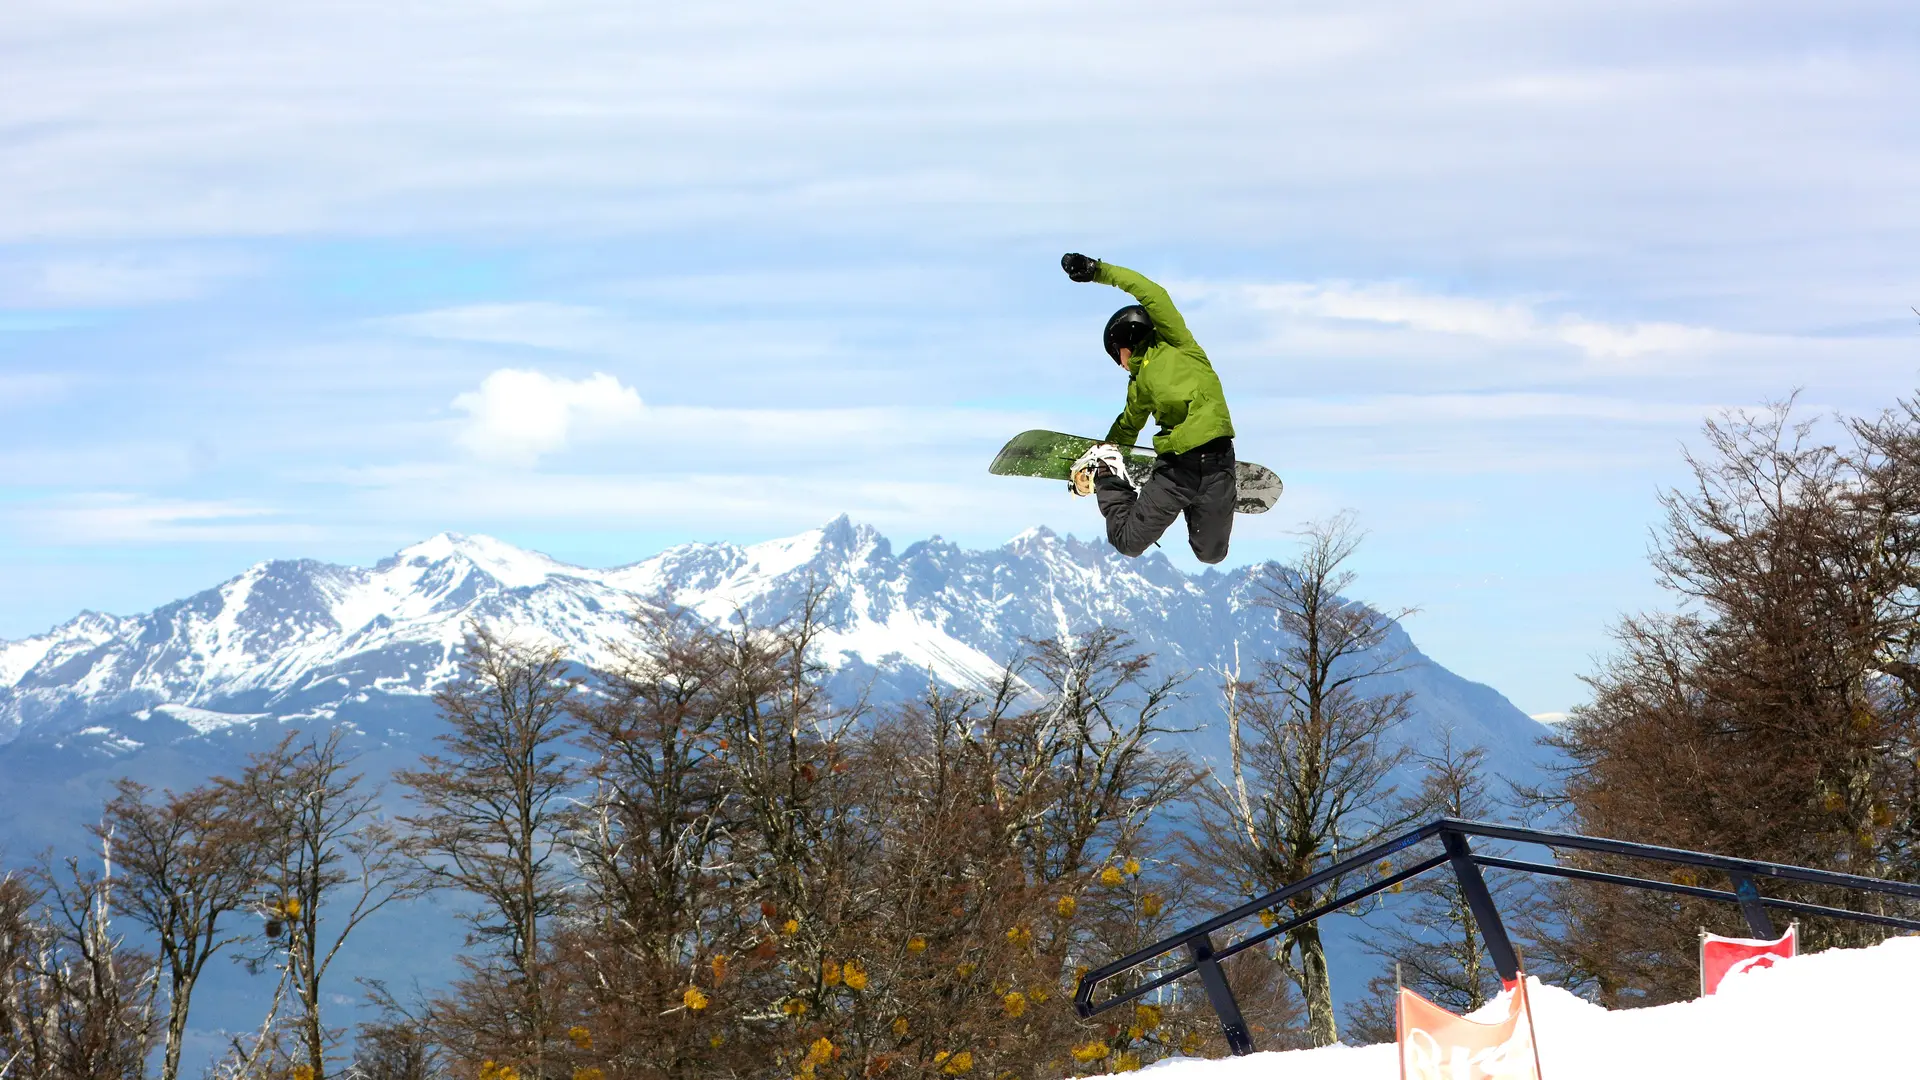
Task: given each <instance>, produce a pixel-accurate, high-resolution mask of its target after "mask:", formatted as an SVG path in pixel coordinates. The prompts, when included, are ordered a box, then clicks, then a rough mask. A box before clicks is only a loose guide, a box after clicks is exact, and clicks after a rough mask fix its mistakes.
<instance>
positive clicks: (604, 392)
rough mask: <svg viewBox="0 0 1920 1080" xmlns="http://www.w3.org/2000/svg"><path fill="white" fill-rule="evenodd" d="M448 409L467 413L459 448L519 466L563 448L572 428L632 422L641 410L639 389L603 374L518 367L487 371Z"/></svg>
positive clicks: (605, 426) (489, 459) (589, 428)
mask: <svg viewBox="0 0 1920 1080" xmlns="http://www.w3.org/2000/svg"><path fill="white" fill-rule="evenodd" d="M453 407H454V408H456V409H459V410H461V411H462V412H464V413H466V414H467V421H466V423H465V424H464V425H463V426H462V428H461V430H460V434H459V442H460V445H461V446H463V447H465V448H466V449H467V451H468V452H470V453H472V454H473V455H474V456H475V457H478V458H481V459H483V460H486V461H495V462H502V463H508V464H519V465H531V464H533V463H534V462H535V461H537V460H539V458H540V457H541V455H543V454H551V453H553V452H554V451H556V450H561V449H564V448H565V447H566V445H567V442H568V440H569V439H570V438H571V437H572V436H573V435H574V434H575V433H576V432H577V431H582V430H587V431H592V430H595V429H605V428H608V427H611V426H613V425H616V424H620V423H626V422H631V421H633V420H635V419H637V418H638V417H639V415H640V411H641V408H642V406H641V403H640V394H639V392H638V391H636V390H635V389H633V388H632V387H630V386H624V385H622V384H621V382H620V380H618V379H616V378H614V377H613V376H611V375H608V374H605V373H601V372H596V373H595V374H593V375H591V376H589V377H587V378H585V379H578V380H575V379H567V378H562V377H559V376H554V375H547V374H544V373H542V372H538V371H525V370H521V369H519V368H501V369H500V370H498V371H496V372H494V373H493V374H491V375H488V376H487V377H486V378H485V379H483V380H481V382H480V388H479V389H478V390H473V391H469V392H467V393H464V394H461V395H460V396H459V397H457V398H454V399H453Z"/></svg>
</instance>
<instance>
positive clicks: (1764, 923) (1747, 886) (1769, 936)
mask: <svg viewBox="0 0 1920 1080" xmlns="http://www.w3.org/2000/svg"><path fill="white" fill-rule="evenodd" d="M1727 877H1729V878H1731V879H1732V881H1733V895H1735V896H1737V897H1739V898H1740V914H1742V915H1745V916H1746V917H1747V929H1749V930H1751V931H1753V936H1754V937H1757V938H1759V939H1761V940H1762V941H1772V940H1773V939H1774V938H1776V937H1779V936H1780V935H1779V934H1776V933H1774V932H1773V920H1772V919H1770V918H1768V917H1767V907H1766V905H1765V904H1762V903H1761V902H1760V886H1758V885H1755V884H1754V883H1753V879H1752V878H1750V877H1748V876H1747V875H1745V874H1732V873H1730V874H1728V875H1727Z"/></svg>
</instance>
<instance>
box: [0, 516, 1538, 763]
mask: <svg viewBox="0 0 1920 1080" xmlns="http://www.w3.org/2000/svg"><path fill="white" fill-rule="evenodd" d="M1264 572H1265V571H1264V570H1263V569H1262V568H1242V569H1239V570H1235V571H1233V572H1231V573H1227V574H1222V573H1218V572H1214V571H1209V572H1207V573H1204V574H1201V575H1198V576H1188V575H1186V574H1183V573H1181V572H1180V571H1179V570H1178V569H1177V568H1175V567H1174V566H1173V565H1172V564H1171V563H1169V562H1168V561H1167V560H1166V559H1165V558H1164V557H1162V556H1160V555H1158V554H1152V555H1148V556H1146V557H1144V558H1140V559H1128V558H1125V557H1123V556H1121V555H1120V554H1119V553H1117V552H1116V551H1114V550H1113V548H1112V547H1110V546H1108V545H1107V544H1106V543H1104V542H1103V541H1098V540H1096V541H1091V542H1086V541H1080V540H1077V539H1075V538H1073V537H1071V536H1061V535H1059V534H1056V533H1054V532H1052V531H1051V530H1048V529H1044V528H1042V529H1030V530H1027V531H1025V532H1022V533H1021V534H1020V535H1018V536H1016V537H1014V538H1013V539H1012V540H1011V541H1009V542H1008V543H1007V544H1006V545H1004V546H1002V547H1000V548H998V549H994V550H989V551H972V550H966V549H962V548H960V547H958V546H956V545H954V544H952V543H949V542H947V541H945V540H942V539H940V538H939V537H933V538H931V539H928V540H923V541H919V542H917V543H914V544H912V545H910V546H908V547H907V548H906V549H905V550H904V551H902V552H900V553H898V554H895V552H894V550H893V547H892V545H891V544H890V543H889V542H888V541H887V539H886V538H885V537H883V536H881V535H880V534H879V533H878V532H876V531H875V530H874V529H872V528H870V527H868V526H864V525H857V524H855V523H853V522H851V521H849V520H848V519H847V518H846V517H844V516H842V517H840V518H837V519H835V520H834V521H832V522H829V523H828V524H827V525H825V526H823V527H821V528H818V529H811V530H808V531H807V532H804V533H801V534H800V535H798V536H791V537H786V538H783V539H778V540H769V541H766V542H764V543H757V544H751V545H746V546H738V545H733V544H684V545H681V546H678V547H674V548H670V549H668V550H666V551H662V552H659V553H658V554H655V555H652V556H650V557H648V558H645V559H642V560H641V561H639V562H635V563H632V564H629V565H626V566H621V567H616V568H613V569H604V570H603V569H591V568H587V567H580V566H571V565H568V564H566V563H563V562H560V561H559V560H556V559H553V558H551V557H549V556H547V555H544V554H541V553H539V552H534V551H526V550H522V549H520V548H517V547H514V546H513V545H511V544H507V543H504V542H502V541H499V540H496V539H493V538H491V537H484V536H462V535H458V534H454V533H442V534H440V535H438V536H435V537H432V538H430V539H427V540H424V541H422V542H420V543H418V544H414V545H412V546H409V547H407V548H404V549H402V550H400V551H399V552H396V553H395V554H394V555H393V556H392V557H390V558H387V559H384V560H382V561H381V562H379V563H378V564H376V565H374V566H371V567H360V566H336V565H331V564H327V563H321V562H316V561H313V560H285V561H275V562H265V563H260V564H258V565H256V566H252V567H249V568H247V569H246V570H245V571H244V572H242V573H240V574H238V575H237V576H235V577H234V578H233V579H232V580H229V581H227V582H224V583H222V584H220V585H218V586H216V587H214V588H211V589H208V590H206V591H204V592H201V593H199V594H196V595H194V596H191V597H188V598H186V599H183V600H179V601H176V602H174V603H172V604H168V605H165V606H163V607H161V608H158V609H156V610H154V611H151V612H148V613H146V614H144V615H139V616H132V617H127V618H117V617H115V616H110V615H99V614H94V613H86V614H83V615H81V616H79V617H77V618H75V619H74V620H72V621H70V622H69V623H67V624H65V625H64V626H61V627H56V628H55V629H54V630H52V631H50V632H48V633H47V634H44V635H40V636H38V637H34V638H30V639H27V640H25V641H19V642H0V743H7V742H11V741H14V740H16V739H21V738H29V739H41V740H47V741H52V740H59V739H61V738H63V737H64V736H67V735H71V734H74V733H77V732H79V731H81V730H82V729H85V728H89V727H95V726H101V725H106V726H109V727H112V728H114V730H116V731H119V732H120V733H121V734H122V735H123V736H126V737H128V738H132V739H134V740H136V741H140V740H148V739H151V738H155V737H159V736H158V735H156V734H155V732H156V731H157V730H158V729H154V728H152V726H151V724H149V723H148V721H154V722H159V721H169V722H172V723H171V725H170V729H171V730H178V731H183V732H187V733H190V735H191V736H192V737H207V736H212V735H215V734H217V733H220V732H225V731H229V730H231V729H235V728H239V727H241V726H243V725H246V724H258V723H260V722H262V721H266V720H268V719H269V718H271V719H274V720H277V721H290V720H296V719H324V720H346V721H352V720H353V719H354V717H355V716H357V715H359V714H360V713H361V712H363V711H365V710H368V709H374V710H380V709H387V710H388V711H389V712H390V711H391V707H401V706H405V710H406V711H409V712H410V713H417V712H418V710H419V707H420V706H422V705H423V704H424V702H423V701H422V699H424V698H425V697H427V696H429V695H431V694H432V693H433V692H434V691H435V690H437V689H438V688H439V687H441V686H444V685H445V684H446V683H447V682H448V681H449V680H450V679H452V678H454V677H455V676H456V675H457V673H458V669H459V663H460V657H461V647H462V644H463V642H464V640H465V637H466V635H467V634H468V633H469V632H470V630H471V629H472V628H473V627H474V626H477V625H484V626H487V627H490V628H494V629H496V630H498V631H500V632H502V633H504V634H507V635H509V636H512V637H514V638H517V639H519V640H523V641H528V642H533V643H544V644H550V645H557V646H560V647H562V648H564V649H565V650H566V651H567V653H568V655H569V657H571V658H572V659H573V660H575V661H576V662H578V663H580V664H582V665H585V666H588V667H606V666H609V665H611V664H613V663H615V662H616V661H617V659H618V656H619V651H620V648H621V647H622V646H623V645H624V644H625V643H626V642H627V641H629V640H630V639H631V632H632V627H631V618H632V615H633V613H634V612H635V611H636V610H637V609H639V608H640V606H641V605H642V604H644V603H648V602H652V601H666V602H669V603H672V604H675V605H678V606H681V607H684V608H687V609H690V610H691V611H693V612H694V613H696V614H698V615H699V616H701V617H703V618H706V619H710V620H713V621H714V622H716V623H721V624H738V623H747V624H753V625H767V624H770V623H772V622H775V621H777V620H779V619H781V618H784V617H786V616H788V615H790V614H792V613H793V612H794V611H795V610H797V608H798V607H799V606H800V605H801V603H802V602H803V601H804V600H805V598H806V597H807V596H808V595H810V594H812V595H815V596H816V605H817V607H818V610H819V614H820V616H821V618H822V621H823V623H824V625H825V627H826V629H825V631H824V632H823V633H822V634H821V636H820V637H819V639H818V642H819V649H820V652H819V656H820V659H821V660H822V661H824V662H825V663H827V664H828V665H829V666H830V667H831V668H833V669H835V670H836V671H839V672H846V673H848V675H849V677H850V678H852V679H853V680H854V681H853V682H851V683H847V684H845V685H843V686H842V689H844V690H846V691H849V692H863V691H864V690H865V689H867V688H869V687H876V686H877V687H878V689H879V692H880V693H881V695H882V697H885V696H886V695H893V696H896V697H897V696H899V695H902V694H917V693H918V692H919V690H920V689H922V688H924V686H925V685H926V681H927V679H928V678H929V677H930V676H931V677H932V678H934V679H937V680H939V681H940V682H943V683H946V684H948V685H950V686H957V687H984V686H987V685H990V684H991V683H992V682H993V681H994V680H995V679H996V678H997V677H998V675H999V673H1000V671H1001V669H1002V666H1003V665H1004V664H1005V663H1006V662H1007V661H1008V660H1009V659H1011V658H1013V657H1014V656H1016V655H1017V654H1018V653H1019V652H1020V651H1021V650H1022V648H1023V645H1022V643H1023V641H1025V640H1029V639H1040V638H1058V637H1070V636H1072V635H1074V634H1077V633H1082V632H1085V631H1086V630H1089V629H1091V628H1093V627H1096V626H1101V625H1109V626H1117V627H1120V628H1122V629H1124V630H1126V631H1127V632H1129V633H1130V634H1132V635H1133V637H1134V639H1135V641H1136V644H1137V646H1138V647H1139V648H1141V649H1142V650H1144V651H1148V652H1152V653H1154V654H1155V655H1156V656H1157V658H1158V662H1159V664H1160V665H1161V669H1162V671H1163V672H1166V673H1188V674H1196V673H1204V672H1207V671H1210V670H1215V669H1217V668H1218V667H1219V666H1220V665H1222V664H1223V663H1228V662H1230V661H1231V658H1232V657H1233V656H1234V655H1235V650H1236V649H1238V650H1240V651H1241V652H1243V653H1244V654H1245V655H1246V656H1249V657H1255V656H1259V655H1270V654H1271V652H1272V650H1273V649H1275V648H1277V647H1278V646H1279V644H1280V641H1281V637H1280V631H1279V629H1278V627H1277V625H1276V623H1275V621H1274V619H1273V616H1272V613H1271V612H1268V611H1265V610H1264V609H1261V608H1260V607H1258V605H1257V604H1256V603H1255V602H1254V601H1255V600H1256V599H1257V596H1258V590H1259V581H1260V575H1261V574H1262V573H1264ZM1395 634H1396V636H1395V642H1394V646H1395V647H1396V648H1401V649H1405V650H1408V651H1409V652H1410V654H1411V655H1413V656H1415V657H1416V659H1417V661H1418V662H1417V663H1416V664H1415V665H1414V667H1413V668H1412V669H1410V673H1409V674H1408V675H1407V676H1406V677H1405V678H1406V680H1408V682H1407V685H1406V686H1405V687H1398V686H1396V687H1393V688H1392V689H1410V690H1414V691H1415V692H1416V693H1417V695H1418V699H1419V700H1418V705H1417V707H1418V708H1419V709H1420V710H1421V711H1422V713H1423V715H1424V716H1425V717H1426V721H1427V726H1428V727H1431V728H1433V729H1434V730H1438V729H1439V728H1443V727H1445V728H1453V729H1455V730H1456V731H1457V732H1458V733H1459V735H1460V736H1462V737H1464V738H1465V739H1467V740H1469V741H1471V742H1476V743H1482V744H1498V745H1496V746H1494V747H1493V748H1494V749H1495V752H1496V757H1498V756H1499V754H1500V749H1499V748H1500V747H1501V746H1504V747H1507V748H1508V749H1510V750H1512V751H1513V752H1514V753H1516V754H1522V755H1524V754H1526V753H1530V752H1531V750H1530V747H1531V745H1532V743H1533V741H1534V740H1535V739H1537V738H1538V735H1539V733H1540V731H1541V729H1540V727H1539V725H1538V724H1536V723H1534V722H1533V721H1531V720H1528V719H1527V718H1526V717H1525V716H1523V715H1521V714H1520V713H1519V711H1518V710H1516V709H1514V708H1513V707H1512V705H1510V704H1509V703H1507V702H1506V701H1505V700H1504V699H1503V698H1501V697H1500V696H1499V695H1498V694H1496V693H1494V692H1493V691H1491V690H1489V689H1487V688H1485V687H1479V686H1476V685H1474V684H1471V683H1467V682H1465V681H1464V680H1461V679H1459V678H1457V677H1455V676H1453V675H1451V674H1450V673H1447V672H1445V671H1444V669H1440V668H1438V667H1437V666H1436V665H1431V664H1429V663H1427V662H1425V660H1424V658H1419V657H1418V656H1417V653H1412V643H1411V642H1410V641H1407V640H1406V639H1405V636H1404V635H1403V634H1400V633H1399V632H1398V631H1397V630H1396V632H1395ZM1202 678H1203V679H1204V676H1202ZM876 680H878V682H876ZM882 684H884V685H882ZM1191 689H1192V690H1193V691H1194V692H1195V694H1196V695H1197V697H1204V696H1205V694H1206V692H1207V688H1206V687H1205V686H1204V685H1201V684H1199V683H1196V684H1194V685H1193V686H1192V687H1191ZM408 701H411V702H413V703H414V704H413V705H406V704H405V703H406V702H408ZM136 721H137V722H139V723H140V724H141V725H142V726H140V727H138V728H135V727H130V726H128V725H129V724H130V723H133V722H136ZM385 723H387V721H386V720H382V721H380V723H379V724H376V725H375V727H376V729H383V728H382V727H381V725H384V724H385Z"/></svg>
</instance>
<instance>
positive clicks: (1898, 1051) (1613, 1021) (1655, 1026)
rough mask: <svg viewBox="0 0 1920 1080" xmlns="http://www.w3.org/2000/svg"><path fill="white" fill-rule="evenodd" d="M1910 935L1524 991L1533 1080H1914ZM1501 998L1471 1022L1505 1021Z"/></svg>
mask: <svg viewBox="0 0 1920 1080" xmlns="http://www.w3.org/2000/svg"><path fill="white" fill-rule="evenodd" d="M1916 976H1920V937H1902V938H1894V939H1892V940H1890V941H1886V942H1883V943H1881V944H1879V945H1876V946H1874V947H1872V948H1870V949H1833V950H1829V951H1827V952H1823V953H1814V954H1812V955H1810V956H1798V957H1795V958H1793V959H1791V960H1783V961H1781V962H1780V963H1778V964H1776V965H1775V966H1773V967H1771V968H1763V969H1761V970H1758V971H1751V972H1746V973H1743V974H1740V975H1736V976H1733V977H1730V978H1729V979H1728V980H1727V981H1726V982H1725V983H1723V984H1722V985H1721V987H1720V992H1719V993H1718V994H1716V995H1714V996H1713V997H1710V998H1701V999H1699V1000H1696V1001H1683V1002H1678V1003H1676V1004H1673V1005H1662V1006H1660V1007H1658V1008H1652V1009H1625V1010H1621V1011H1618V1012H1610V1011H1608V1010H1606V1009H1603V1008H1601V1007H1600V1006H1598V1005H1593V1004H1589V1003H1588V1002H1586V1001H1583V1000H1581V999H1580V998H1577V997H1575V996H1574V995H1572V994H1570V993H1568V992H1567V991H1565V990H1561V989H1559V988H1557V987H1552V986H1545V985H1542V984H1541V983H1540V982H1539V981H1538V980H1533V981H1532V983H1531V987H1530V989H1531V992H1532V996H1533V1019H1534V1032H1535V1038H1536V1040H1537V1043H1538V1045H1539V1048H1540V1068H1541V1072H1542V1076H1543V1080H1623V1078H1633V1080H1665V1078H1668V1077H1673V1078H1676V1080H1677V1078H1681V1077H1686V1078H1694V1077H1704V1076H1725V1077H1736V1078H1738V1080H1816V1078H1818V1080H1825V1078H1828V1077H1846V1078H1847V1080H1880V1078H1883V1077H1884V1078H1894V1077H1898V1078H1900V1080H1914V1078H1915V1077H1920V1050H1917V1049H1916V1045H1915V1036H1916V1029H1917V1028H1920V987H1917V986H1916V985H1915V982H1916ZM1506 1009H1507V1005H1506V1002H1505V1000H1504V999H1503V1000H1500V1001H1496V1002H1494V1003H1492V1004H1490V1005H1488V1006H1487V1007H1486V1008H1485V1009H1483V1010H1481V1011H1480V1012H1479V1013H1476V1014H1475V1015H1474V1019H1476V1020H1483V1021H1493V1020H1498V1019H1500V1018H1503V1017H1504V1016H1505V1015H1506ZM1142 1071H1143V1072H1152V1073H1153V1074H1154V1080H1398V1077H1399V1075H1400V1071H1399V1064H1398V1062H1397V1061H1396V1060H1395V1058H1394V1048H1393V1046H1392V1045H1391V1044H1388V1045H1381V1046H1359V1047H1352V1046H1330V1047H1324V1048H1322V1049H1318V1050H1294V1051H1288V1052H1278V1053H1266V1054H1252V1055H1249V1056H1247V1057H1243V1058H1233V1059H1228V1060H1224V1061H1199V1060H1194V1059H1181V1058H1176V1059H1172V1060H1168V1061H1162V1062H1159V1063H1157V1064H1154V1065H1152V1066H1149V1067H1148V1068H1147V1069H1144V1070H1142Z"/></svg>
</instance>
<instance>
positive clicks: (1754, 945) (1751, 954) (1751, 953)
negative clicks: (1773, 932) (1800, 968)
mask: <svg viewBox="0 0 1920 1080" xmlns="http://www.w3.org/2000/svg"><path fill="white" fill-rule="evenodd" d="M1794 930H1795V928H1794V927H1791V926H1789V927H1787V932H1786V933H1785V934H1783V935H1781V936H1780V937H1779V938H1778V939H1776V940H1774V941H1760V940H1758V939H1756V938H1732V937H1721V936H1720V935H1718V934H1706V933H1703V934H1701V935H1700V996H1701V997H1706V996H1707V995H1708V994H1711V993H1714V992H1715V991H1717V990H1719V989H1720V981H1721V980H1722V979H1725V978H1726V977H1727V976H1729V975H1736V974H1739V973H1740V972H1742V971H1753V970H1755V969H1758V968H1765V967H1772V966H1773V965H1774V963H1775V962H1776V961H1779V960H1785V959H1787V958H1788V957H1791V956H1793V955H1794V953H1795V952H1796V951H1797V950H1796V943H1795V941H1794Z"/></svg>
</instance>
